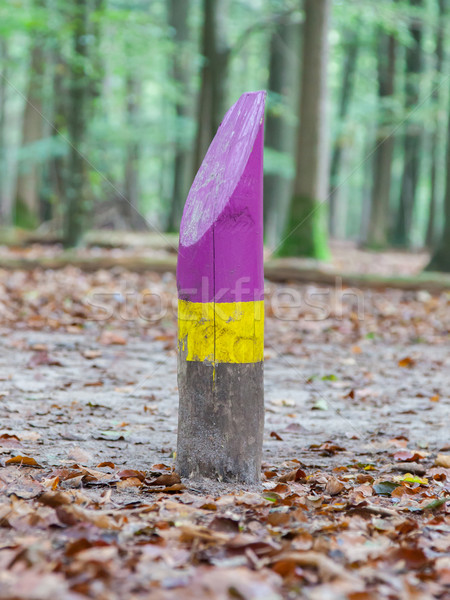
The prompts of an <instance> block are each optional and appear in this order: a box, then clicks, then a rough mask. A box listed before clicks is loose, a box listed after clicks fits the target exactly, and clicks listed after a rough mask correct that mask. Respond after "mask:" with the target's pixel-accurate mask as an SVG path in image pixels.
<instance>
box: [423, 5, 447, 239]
mask: <svg viewBox="0 0 450 600" xmlns="http://www.w3.org/2000/svg"><path fill="white" fill-rule="evenodd" d="M438 6H439V11H438V22H437V24H436V29H437V33H436V48H435V58H436V65H435V73H434V75H435V76H434V78H433V80H434V81H433V85H434V89H433V92H432V101H433V110H434V115H435V118H434V124H433V125H434V127H433V131H432V133H431V173H430V178H431V185H430V206H429V212H428V226H427V233H426V245H427V246H428V247H429V248H432V247H434V242H435V240H436V221H437V216H438V214H437V196H438V162H439V138H440V130H441V128H442V118H441V111H440V97H441V79H442V68H443V64H444V33H445V22H446V0H438Z"/></svg>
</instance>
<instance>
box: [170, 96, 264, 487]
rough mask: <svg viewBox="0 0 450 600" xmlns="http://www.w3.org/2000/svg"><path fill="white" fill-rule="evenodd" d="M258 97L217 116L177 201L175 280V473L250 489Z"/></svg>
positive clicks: (255, 447) (257, 339) (259, 215)
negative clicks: (187, 185)
mask: <svg viewBox="0 0 450 600" xmlns="http://www.w3.org/2000/svg"><path fill="white" fill-rule="evenodd" d="M264 102H265V92H252V93H247V94H243V95H242V96H241V97H240V98H239V100H238V101H237V102H236V104H234V105H233V106H232V107H231V108H230V110H229V111H228V112H227V114H226V115H225V117H224V120H223V122H222V124H221V125H220V127H219V129H218V131H217V134H216V136H215V138H214V140H213V141H212V143H211V145H210V147H209V149H208V152H207V153H206V156H205V158H204V160H203V163H202V165H201V167H200V169H199V171H198V173H197V175H196V177H195V179H194V183H193V184H192V187H191V190H190V192H189V195H188V197H187V200H186V205H185V208H184V212H183V218H182V221H181V228H180V246H179V255H178V265H177V283H178V388H179V396H180V407H179V415H178V448H177V470H178V472H179V473H180V475H181V476H182V477H194V478H195V477H207V478H211V479H217V480H219V481H238V482H242V483H257V482H259V480H260V470H261V454H262V437H263V426H264V389H263V358H264V356H263V351H264V299H263V294H264V275H263V212H262V189H263V168H262V166H263V141H264V138H263V136H264Z"/></svg>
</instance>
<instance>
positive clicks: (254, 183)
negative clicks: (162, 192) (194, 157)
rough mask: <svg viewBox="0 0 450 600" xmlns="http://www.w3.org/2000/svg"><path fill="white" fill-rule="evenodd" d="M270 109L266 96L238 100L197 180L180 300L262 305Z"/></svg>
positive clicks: (187, 213)
mask: <svg viewBox="0 0 450 600" xmlns="http://www.w3.org/2000/svg"><path fill="white" fill-rule="evenodd" d="M264 103H265V92H251V93H247V94H243V95H242V96H241V97H240V98H239V100H238V101H237V102H236V104H234V105H233V106H232V107H231V108H230V110H229V111H228V112H227V114H226V115H225V117H224V119H223V121H222V124H221V125H220V127H219V129H218V131H217V134H216V136H215V138H214V140H213V141H212V143H211V145H210V147H209V149H208V152H207V153H206V156H205V158H204V160H203V163H202V165H201V167H200V169H199V171H198V173H197V175H196V177H195V179H194V182H193V184H192V187H191V190H190V192H189V195H188V197H187V200H186V205H185V208H184V213H183V218H182V221H181V227H180V246H179V258H178V267H177V281H178V295H179V298H180V300H188V301H190V302H212V301H213V300H215V301H216V302H247V301H259V300H262V298H263V290H264V277H263V264H262V249H263V215H262V191H263V189H262V167H263V161H262V152H263V139H264V123H263V120H264Z"/></svg>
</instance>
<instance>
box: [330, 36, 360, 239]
mask: <svg viewBox="0 0 450 600" xmlns="http://www.w3.org/2000/svg"><path fill="white" fill-rule="evenodd" d="M345 39H346V44H345V46H346V49H345V61H344V66H343V75H342V87H341V97H340V101H339V111H338V119H339V124H340V131H339V135H338V139H337V140H336V143H335V145H334V148H333V154H332V158H331V169H330V183H331V189H330V200H329V202H330V209H329V228H330V234H331V236H332V237H335V236H336V232H337V212H338V206H337V205H338V202H339V188H338V183H339V181H338V178H339V172H340V170H341V164H342V153H343V151H344V144H343V139H342V137H343V136H342V133H343V128H344V127H345V121H346V119H347V115H348V111H349V108H350V100H351V97H352V95H353V88H354V81H355V70H356V62H357V58H358V51H359V32H356V31H348V32H346V34H345Z"/></svg>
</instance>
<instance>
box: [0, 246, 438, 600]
mask: <svg viewBox="0 0 450 600" xmlns="http://www.w3.org/2000/svg"><path fill="white" fill-rule="evenodd" d="M26 251H27V252H29V251H30V250H26ZM33 251H34V252H38V251H37V250H36V249H34V250H33ZM45 252H49V250H48V249H47V250H45ZM402 257H403V258H402ZM426 258H427V257H426V256H425V255H412V256H409V257H406V255H399V254H395V253H392V254H389V255H388V254H386V255H373V254H372V255H369V254H368V253H364V252H355V251H353V250H350V249H346V248H345V247H342V248H340V249H337V250H336V253H335V261H342V263H343V264H347V263H348V261H352V265H353V267H354V269H353V270H359V271H361V272H367V270H370V269H372V268H373V270H374V271H377V272H380V269H382V270H383V273H387V274H389V273H392V272H402V273H404V274H406V275H407V274H410V273H414V272H416V271H417V270H418V269H420V268H421V267H422V266H423V265H424V264H425V263H426ZM175 300H176V285H175V278H174V276H173V275H172V274H165V275H157V274H152V273H146V274H137V273H132V272H129V271H125V270H123V269H119V268H118V269H112V270H100V271H96V272H93V273H89V274H87V273H83V272H81V271H80V270H78V269H75V268H73V267H66V268H65V269H62V270H58V271H51V270H43V269H35V270H31V271H27V272H25V271H7V270H0V598H2V599H7V598H8V599H12V598H14V599H16V600H17V599H20V600H22V599H23V600H28V599H29V600H47V599H48V598H58V600H66V599H67V600H77V599H79V600H81V599H82V598H96V599H99V600H100V599H101V600H113V599H121V600H122V599H127V600H134V599H136V600H137V599H143V598H152V599H154V598H155V599H159V598H161V599H162V600H165V599H172V598H180V597H183V598H184V599H185V600H188V599H190V598H192V599H194V598H211V599H214V600H216V599H217V600H222V599H223V600H225V599H231V598H238V599H245V600H250V599H253V598H258V599H259V598H261V599H264V600H266V599H267V600H269V599H270V600H276V599H281V598H308V599H311V600H328V599H330V600H340V599H341V598H342V599H347V600H366V599H367V600H372V599H373V600H376V599H379V598H381V599H382V598H387V599H397V598H398V599H402V600H403V599H405V600H406V599H414V600H422V599H423V600H426V599H429V598H439V599H442V600H444V599H448V598H449V597H450V435H449V421H450V418H449V406H450V397H449V387H450V386H449V383H450V375H449V373H450V350H449V344H448V342H449V335H448V334H449V329H450V308H449V304H450V294H449V293H441V294H431V293H429V292H428V291H426V290H420V291H415V292H405V291H400V290H385V291H372V290H366V291H361V290H348V289H344V290H342V289H341V287H340V286H339V285H337V286H336V287H335V288H331V287H325V286H315V285H289V286H287V285H286V286H281V285H275V284H270V283H268V285H267V301H266V307H267V319H266V351H265V401H266V424H265V439H264V462H263V465H262V480H263V483H262V486H261V489H255V488H254V489H238V488H237V487H235V486H226V485H222V486H220V485H218V484H217V485H213V484H208V483H206V482H200V483H199V482H189V481H183V482H180V480H179V477H178V476H177V474H176V473H174V470H173V469H174V466H173V465H174V452H175V449H176V427H177V401H178V400H177V383H176V302H175Z"/></svg>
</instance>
